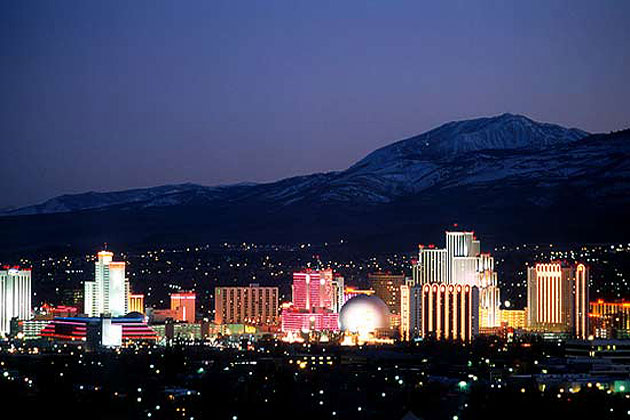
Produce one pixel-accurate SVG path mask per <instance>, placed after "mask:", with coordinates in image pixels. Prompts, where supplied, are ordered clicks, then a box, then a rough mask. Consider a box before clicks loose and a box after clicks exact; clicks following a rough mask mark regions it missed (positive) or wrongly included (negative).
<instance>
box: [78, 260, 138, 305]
mask: <svg viewBox="0 0 630 420" xmlns="http://www.w3.org/2000/svg"><path fill="white" fill-rule="evenodd" d="M113 256H114V254H113V253H112V252H109V251H101V252H99V253H98V260H97V261H96V262H95V263H94V281H86V282H85V285H84V311H85V313H86V314H87V315H88V316H90V317H98V316H101V315H111V316H115V317H116V316H123V315H125V314H126V313H127V312H128V307H127V305H128V294H129V282H128V281H127V279H126V278H125V263H124V262H115V261H112V259H113Z"/></svg>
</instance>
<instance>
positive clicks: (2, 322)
mask: <svg viewBox="0 0 630 420" xmlns="http://www.w3.org/2000/svg"><path fill="white" fill-rule="evenodd" d="M30 317H31V270H28V269H26V270H24V269H20V268H19V267H8V266H5V267H4V268H3V269H2V270H0V335H6V334H8V333H9V330H10V329H11V319H12V318H17V319H20V320H24V319H29V318H30Z"/></svg>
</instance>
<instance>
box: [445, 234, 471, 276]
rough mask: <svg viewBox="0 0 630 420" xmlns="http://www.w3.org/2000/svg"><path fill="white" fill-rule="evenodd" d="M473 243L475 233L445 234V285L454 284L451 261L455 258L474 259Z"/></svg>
mask: <svg viewBox="0 0 630 420" xmlns="http://www.w3.org/2000/svg"><path fill="white" fill-rule="evenodd" d="M473 241H475V232H451V231H447V232H446V255H447V266H446V283H448V284H453V283H455V282H454V279H453V277H454V266H453V259H454V258H455V257H475V256H476V254H475V252H477V251H478V250H477V249H476V248H478V246H477V245H475V246H473Z"/></svg>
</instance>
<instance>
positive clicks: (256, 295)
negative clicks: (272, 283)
mask: <svg viewBox="0 0 630 420" xmlns="http://www.w3.org/2000/svg"><path fill="white" fill-rule="evenodd" d="M278 307H279V306H278V288H277V287H263V286H259V285H257V284H250V285H249V287H217V288H215V289H214V321H215V324H248V325H267V326H273V325H277V324H278V321H279V318H278Z"/></svg>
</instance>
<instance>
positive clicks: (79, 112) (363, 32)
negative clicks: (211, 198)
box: [0, 0, 630, 207]
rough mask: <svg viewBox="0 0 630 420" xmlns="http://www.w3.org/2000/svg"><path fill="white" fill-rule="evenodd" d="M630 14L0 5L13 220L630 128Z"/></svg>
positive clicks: (450, 7)
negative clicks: (63, 205)
mask: <svg viewBox="0 0 630 420" xmlns="http://www.w3.org/2000/svg"><path fill="white" fill-rule="evenodd" d="M629 22H630V1H627V0H618V1H602V0H593V1H581V0H566V1H555V0H541V1H522V0H520V1H507V0H497V1H428V2H422V1H408V2H406V1H345V0H335V1H330V2H329V1H321V0H319V1H312V0H310V1H296V0H291V1H272V0H269V1H251V2H248V1H234V0H227V1H211V0H205V1H191V0H187V1H184V2H181V1H168V2H167V1H157V0H148V1H140V0H134V1H128V0H125V1H100V2H97V1H85V0H79V1H66V0H59V1H49V0H46V1H41V2H40V1H33V0H29V1H22V0H7V1H2V2H1V3H0V148H1V150H2V152H3V153H2V157H3V159H2V163H1V164H0V193H1V194H0V207H4V206H18V205H26V204H32V203H35V202H39V201H43V200H45V199H48V198H51V197H53V196H56V195H59V194H64V193H77V192H85V191H90V190H95V191H109V190H119V189H126V188H134V187H144V186H154V185H161V184H167V183H179V182H196V183H201V184H206V185H211V184H220V183H233V182H241V181H258V182H260V181H271V180H276V179H279V178H283V177H288V176H293V175H300V174H307V173H312V172H320V171H329V170H338V169H344V168H346V167H347V166H349V165H350V164H352V163H353V162H355V161H356V160H358V159H360V158H361V157H363V156H364V155H366V154H367V153H369V152H371V151H372V150H374V149H376V148H378V147H381V146H384V145H386V144H389V143H391V142H393V141H395V140H398V139H401V138H404V137H408V136H411V135H414V134H419V133H421V132H423V131H426V130H428V129H430V128H433V127H435V126H437V125H439V124H441V123H444V122H447V121H450V120H454V119H464V118H471V117H477V116H486V115H494V114H500V113H503V112H512V113H520V114H525V115H527V116H529V117H531V118H534V119H536V120H540V121H549V122H555V123H559V124H562V125H566V126H572V127H579V128H582V129H585V130H587V131H609V130H613V129H621V128H626V127H629V126H630V47H629V46H628V45H629V44H628V43H629V42H630V23H629Z"/></svg>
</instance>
